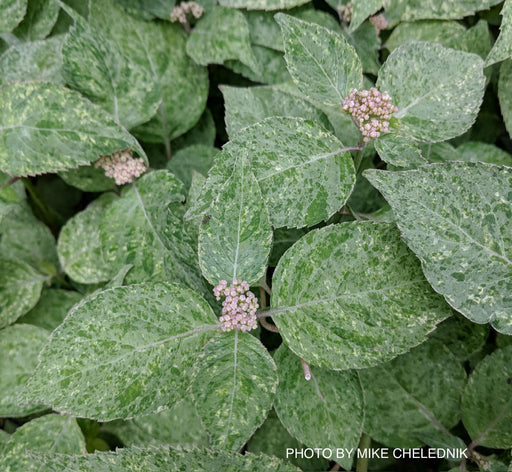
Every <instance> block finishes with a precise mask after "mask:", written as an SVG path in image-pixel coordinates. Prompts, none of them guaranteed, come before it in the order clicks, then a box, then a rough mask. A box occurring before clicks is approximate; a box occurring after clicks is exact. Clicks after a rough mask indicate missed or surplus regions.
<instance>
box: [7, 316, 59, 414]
mask: <svg viewBox="0 0 512 472" xmlns="http://www.w3.org/2000/svg"><path fill="white" fill-rule="evenodd" d="M48 336H49V333H48V331H46V330H44V329H41V328H37V327H36V326H31V325H25V324H16V325H13V326H8V327H7V328H5V329H2V330H0V353H1V356H0V391H1V392H2V395H1V396H0V416H1V417H4V418H12V417H17V416H28V415H30V414H32V413H35V412H37V411H41V410H44V409H45V407H44V406H43V407H41V406H38V405H21V404H18V402H17V397H18V394H19V393H20V391H21V390H22V389H23V387H24V386H25V383H26V382H27V380H28V378H29V377H30V375H31V374H32V372H33V370H34V369H35V367H36V364H37V355H38V354H39V351H40V350H41V349H42V348H43V346H44V345H45V344H46V342H47V341H48Z"/></svg>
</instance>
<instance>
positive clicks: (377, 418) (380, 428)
mask: <svg viewBox="0 0 512 472" xmlns="http://www.w3.org/2000/svg"><path fill="white" fill-rule="evenodd" d="M359 376H360V378H361V383H362V385H363V390H364V398H365V426H364V430H365V433H367V434H368V435H370V436H371V437H372V438H373V439H375V440H376V441H378V442H380V443H383V444H385V445H386V446H389V447H399V448H412V447H419V446H422V445H423V440H422V437H423V436H427V435H428V436H430V438H431V439H433V438H436V437H441V438H442V437H443V436H445V435H447V434H449V431H448V430H449V429H450V428H452V427H453V426H455V425H456V424H457V423H458V422H459V420H460V412H459V401H460V395H461V393H462V390H463V388H464V386H465V383H466V372H465V371H464V369H463V367H462V366H461V364H460V362H459V361H458V360H457V359H456V358H455V356H454V355H453V354H452V353H451V352H450V351H449V350H448V349H447V348H446V347H445V346H443V345H442V344H441V343H439V342H437V341H434V342H433V341H429V342H426V343H424V344H422V345H420V346H418V347H416V348H415V349H413V350H412V351H411V352H409V353H407V354H404V355H403V356H400V357H397V358H396V359H394V360H392V361H391V362H388V363H386V364H383V365H381V366H378V367H374V368H373V369H364V370H361V371H359Z"/></svg>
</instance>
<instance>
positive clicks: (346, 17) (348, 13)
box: [338, 2, 354, 23]
mask: <svg viewBox="0 0 512 472" xmlns="http://www.w3.org/2000/svg"><path fill="white" fill-rule="evenodd" d="M353 9H354V5H353V3H352V2H348V3H347V4H346V5H338V16H339V18H340V21H342V22H343V23H350V22H351V21H352V11H353Z"/></svg>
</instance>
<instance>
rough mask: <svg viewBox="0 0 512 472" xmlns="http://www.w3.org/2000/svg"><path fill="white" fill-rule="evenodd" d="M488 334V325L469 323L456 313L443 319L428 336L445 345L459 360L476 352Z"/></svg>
mask: <svg viewBox="0 0 512 472" xmlns="http://www.w3.org/2000/svg"><path fill="white" fill-rule="evenodd" d="M488 336H489V326H487V325H478V324H476V323H471V322H470V321H468V320H467V319H466V318H464V317H463V316H461V315H459V314H458V313H457V314H455V315H454V316H452V317H451V318H448V319H447V320H445V321H443V322H442V323H441V324H439V325H438V327H437V328H436V329H435V331H433V332H432V334H431V335H430V337H431V338H432V339H436V340H437V341H439V342H441V343H442V344H444V346H446V347H447V348H448V349H449V350H450V351H451V352H452V354H453V355H454V356H455V357H456V358H457V359H458V360H459V361H461V362H464V361H465V360H468V359H469V358H471V357H472V356H473V355H475V354H476V353H478V351H480V350H481V349H482V348H483V347H484V346H485V343H486V340H487V338H488Z"/></svg>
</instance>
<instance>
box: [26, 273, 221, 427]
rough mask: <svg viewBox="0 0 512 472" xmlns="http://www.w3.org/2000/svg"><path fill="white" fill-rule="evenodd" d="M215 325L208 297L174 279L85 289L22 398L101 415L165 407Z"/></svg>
mask: <svg viewBox="0 0 512 472" xmlns="http://www.w3.org/2000/svg"><path fill="white" fill-rule="evenodd" d="M217 326H218V324H217V318H216V317H215V315H214V314H213V312H212V310H211V308H210V307H209V305H208V304H207V303H206V301H205V300H203V299H202V298H201V297H199V296H198V295H197V294H195V293H194V292H192V291H191V290H189V289H186V288H184V287H180V286H178V285H173V284H168V283H158V282H157V283H148V284H139V285H128V286H126V287H117V288H114V289H109V290H105V291H103V292H99V293H97V294H95V295H90V296H89V297H87V298H86V299H85V300H84V301H83V302H82V303H79V304H78V305H76V306H75V307H74V308H73V309H72V310H71V311H70V312H69V314H68V315H67V317H66V319H65V320H64V322H63V323H62V324H61V325H60V326H59V327H58V328H57V329H56V330H55V331H54V332H53V333H52V336H51V338H50V343H49V344H48V345H47V346H46V347H45V349H44V350H43V351H42V352H41V354H40V363H39V365H38V366H37V368H36V370H35V372H34V375H33V376H32V378H31V379H30V380H29V382H28V383H27V386H26V388H25V390H24V392H23V393H22V399H21V401H23V400H25V401H33V402H39V403H43V404H45V405H51V407H52V408H53V409H55V410H57V411H66V412H70V413H71V414H74V415H76V416H83V417H86V418H92V419H97V420H100V421H108V420H112V419H117V418H126V419H128V418H131V417H134V416H141V415H144V414H149V413H155V412H158V411H160V410H163V409H166V408H169V407H170V406H172V405H173V404H174V403H176V402H177V401H179V400H180V399H181V398H182V397H183V395H184V393H185V389H186V388H187V385H188V382H189V376H190V368H191V367H192V364H193V362H194V359H195V356H196V355H197V353H198V352H199V350H200V349H201V348H202V347H203V345H204V344H205V342H206V341H207V340H208V338H209V337H211V336H212V333H213V332H214V331H213V330H215V329H216V327H217Z"/></svg>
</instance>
